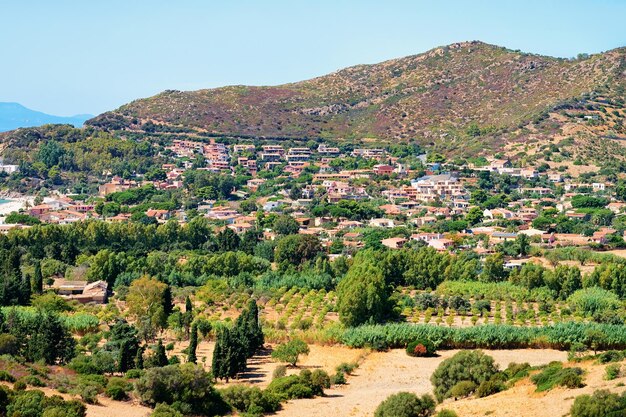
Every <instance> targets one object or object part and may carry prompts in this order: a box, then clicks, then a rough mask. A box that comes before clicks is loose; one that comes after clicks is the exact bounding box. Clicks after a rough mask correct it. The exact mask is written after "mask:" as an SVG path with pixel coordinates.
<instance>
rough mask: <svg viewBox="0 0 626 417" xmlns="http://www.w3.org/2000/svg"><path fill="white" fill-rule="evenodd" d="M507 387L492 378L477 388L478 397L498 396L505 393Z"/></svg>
mask: <svg viewBox="0 0 626 417" xmlns="http://www.w3.org/2000/svg"><path fill="white" fill-rule="evenodd" d="M505 389H506V385H504V383H502V382H501V381H499V380H498V379H496V378H491V379H489V380H487V381H483V382H482V383H481V384H480V385H479V386H478V388H476V396H477V397H478V398H482V397H487V396H489V395H493V394H497V393H498V392H500V391H504V390H505Z"/></svg>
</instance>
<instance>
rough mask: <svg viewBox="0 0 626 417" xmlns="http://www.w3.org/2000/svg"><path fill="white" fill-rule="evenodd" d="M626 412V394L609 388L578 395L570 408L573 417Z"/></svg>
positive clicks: (614, 414)
mask: <svg viewBox="0 0 626 417" xmlns="http://www.w3.org/2000/svg"><path fill="white" fill-rule="evenodd" d="M625 413H626V396H625V395H624V394H622V395H621V396H619V395H617V394H613V393H611V392H609V391H608V390H599V391H595V392H594V393H593V394H592V395H581V396H578V397H576V399H575V400H574V404H573V405H572V408H571V409H570V414H571V417H600V416H623V415H624V414H625Z"/></svg>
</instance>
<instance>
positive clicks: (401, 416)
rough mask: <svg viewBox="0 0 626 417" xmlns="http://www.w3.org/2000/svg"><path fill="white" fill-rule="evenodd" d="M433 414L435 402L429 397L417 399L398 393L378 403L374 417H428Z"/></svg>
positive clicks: (411, 395)
mask: <svg viewBox="0 0 626 417" xmlns="http://www.w3.org/2000/svg"><path fill="white" fill-rule="evenodd" d="M434 412H435V400H434V399H433V397H431V396H430V395H423V396H421V397H418V396H417V395H415V394H412V393H409V392H399V393H397V394H393V395H390V396H389V397H387V399H386V400H385V401H383V402H382V403H380V404H379V405H378V407H377V408H376V411H375V413H374V417H428V416H431V415H432V414H433V413H434Z"/></svg>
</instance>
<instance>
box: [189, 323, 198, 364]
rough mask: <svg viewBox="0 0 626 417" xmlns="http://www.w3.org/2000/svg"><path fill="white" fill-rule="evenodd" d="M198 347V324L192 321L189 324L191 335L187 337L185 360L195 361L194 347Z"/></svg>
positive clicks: (196, 359)
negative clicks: (190, 324)
mask: <svg viewBox="0 0 626 417" xmlns="http://www.w3.org/2000/svg"><path fill="white" fill-rule="evenodd" d="M197 348H198V325H197V324H196V323H194V324H193V325H192V326H191V335H190V337H189V347H188V348H187V362H191V363H196V362H197V361H198V358H197V357H196V349H197Z"/></svg>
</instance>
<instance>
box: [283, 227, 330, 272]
mask: <svg viewBox="0 0 626 417" xmlns="http://www.w3.org/2000/svg"><path fill="white" fill-rule="evenodd" d="M320 254H322V246H321V243H320V240H319V238H318V237H317V236H314V235H301V234H298V235H289V236H285V237H283V238H281V239H280V240H279V241H278V244H277V245H276V250H275V251H274V259H275V261H276V262H277V263H278V264H279V266H280V269H281V270H287V269H289V267H295V268H296V269H298V268H301V266H302V264H304V263H305V262H307V261H312V260H314V259H315V258H316V257H318V256H319V255H320Z"/></svg>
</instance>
